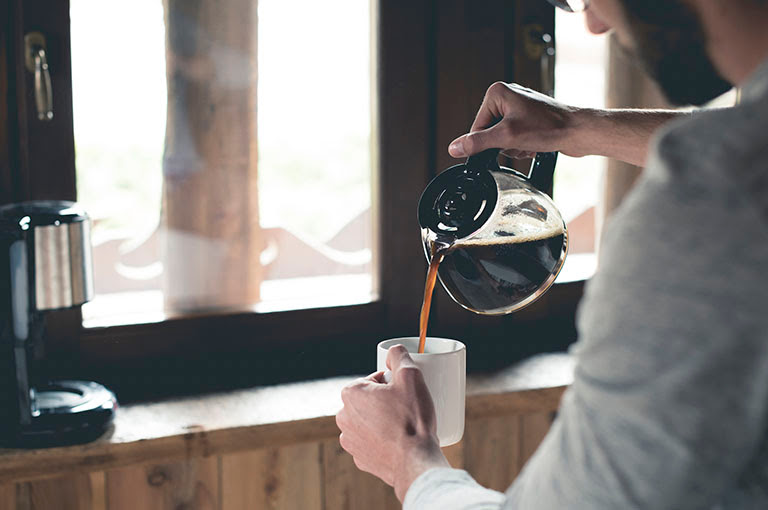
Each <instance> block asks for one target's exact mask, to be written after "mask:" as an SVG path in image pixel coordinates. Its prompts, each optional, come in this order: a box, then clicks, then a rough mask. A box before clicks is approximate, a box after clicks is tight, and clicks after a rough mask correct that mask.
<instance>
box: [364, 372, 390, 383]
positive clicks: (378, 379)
mask: <svg viewBox="0 0 768 510" xmlns="http://www.w3.org/2000/svg"><path fill="white" fill-rule="evenodd" d="M365 380H366V381H370V382H372V383H376V384H387V381H386V379H385V378H384V371H383V370H379V371H378V372H374V373H372V374H371V375H369V376H368V377H366V378H365Z"/></svg>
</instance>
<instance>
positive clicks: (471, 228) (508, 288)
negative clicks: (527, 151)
mask: <svg viewBox="0 0 768 510" xmlns="http://www.w3.org/2000/svg"><path fill="white" fill-rule="evenodd" d="M498 155H499V150H498V149H490V150H487V151H484V152H482V153H480V154H476V155H474V156H471V157H469V158H468V159H467V161H466V162H465V163H462V164H459V165H455V166H452V167H450V168H448V169H447V170H445V171H444V172H442V173H441V174H439V175H438V176H437V177H435V178H434V179H433V180H432V181H431V182H430V183H429V185H428V186H427V188H426V189H425V190H424V193H423V194H422V196H421V199H420V200H419V209H418V217H419V224H420V226H421V229H422V242H423V244H424V251H425V255H426V257H427V260H428V261H429V262H430V266H429V272H428V273H427V282H426V285H425V289H424V302H423V304H422V309H421V317H420V324H419V338H420V342H419V352H420V353H421V352H424V347H425V339H426V330H427V323H428V320H429V311H430V305H431V300H432V294H433V291H434V287H435V284H436V278H437V277H438V276H439V278H440V281H441V283H442V285H443V287H444V288H445V290H446V291H447V292H448V295H450V296H451V298H452V299H453V300H454V301H456V302H457V303H458V304H459V305H461V306H462V307H464V308H466V309H468V310H471V311H473V312H475V313H478V314H483V315H503V314H508V313H512V312H514V311H517V310H520V309H522V308H524V307H525V306H528V305H529V304H531V303H533V302H534V301H536V300H537V299H538V298H539V297H541V296H542V295H543V294H544V293H545V292H546V290H547V289H548V288H549V287H550V286H551V285H552V283H553V282H554V280H555V278H556V277H557V274H558V273H559V272H560V269H561V268H562V266H563V263H564V261H565V257H566V253H567V248H568V236H567V230H566V226H565V223H564V221H563V219H562V216H561V215H560V212H559V211H558V210H557V208H556V207H555V205H554V203H553V202H552V200H551V199H550V198H549V197H548V196H547V195H545V194H544V193H543V192H542V191H541V190H543V191H548V190H551V187H552V177H553V173H554V167H555V162H556V161H557V153H539V154H537V155H536V158H535V159H534V162H533V164H532V165H531V171H530V174H529V176H524V175H522V174H520V173H519V172H517V171H515V170H512V169H509V168H504V167H500V166H499V164H498V161H497V158H498ZM537 188H538V189H537Z"/></svg>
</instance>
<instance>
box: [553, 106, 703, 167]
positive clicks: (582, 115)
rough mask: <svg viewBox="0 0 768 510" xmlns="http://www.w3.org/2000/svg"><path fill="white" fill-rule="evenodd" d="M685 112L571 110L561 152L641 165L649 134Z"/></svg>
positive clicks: (642, 164) (648, 141) (685, 114)
mask: <svg viewBox="0 0 768 510" xmlns="http://www.w3.org/2000/svg"><path fill="white" fill-rule="evenodd" d="M688 115H691V113H690V112H680V111H674V110H619V109H608V110H602V109H592V108H580V109H577V110H574V112H573V124H572V126H571V128H570V129H569V133H570V134H569V135H568V136H567V142H566V144H565V145H566V147H567V150H566V151H564V152H565V153H566V154H569V153H573V155H576V156H587V155H597V156H606V157H609V158H614V159H618V160H621V161H625V162H627V163H630V164H632V165H637V166H644V165H645V161H646V158H647V156H648V150H649V145H650V141H651V138H652V137H653V134H654V133H655V132H656V131H657V130H658V129H659V128H660V127H661V126H663V125H664V124H666V123H668V122H669V121H671V120H674V119H677V118H681V117H683V116H688Z"/></svg>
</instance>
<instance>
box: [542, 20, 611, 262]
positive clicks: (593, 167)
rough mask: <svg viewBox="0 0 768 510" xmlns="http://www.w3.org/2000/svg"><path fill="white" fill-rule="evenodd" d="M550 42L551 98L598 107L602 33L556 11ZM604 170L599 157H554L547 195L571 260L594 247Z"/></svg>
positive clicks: (604, 47) (605, 39)
mask: <svg viewBox="0 0 768 510" xmlns="http://www.w3.org/2000/svg"><path fill="white" fill-rule="evenodd" d="M555 40H556V41H557V61H556V62H557V63H556V66H555V83H556V87H555V97H556V98H557V99H558V100H559V101H562V102H563V103H566V104H570V105H574V106H581V107H590V108H604V107H605V92H606V90H605V84H606V67H607V64H608V55H607V46H608V37H606V36H595V35H593V34H591V33H589V31H588V30H587V28H586V26H585V25H584V17H583V16H581V15H573V14H571V13H567V12H565V11H562V10H560V9H557V10H556V11H555ZM604 169H605V158H602V157H600V156H586V157H582V158H571V157H568V156H566V155H564V154H561V155H560V156H559V157H558V160H557V172H555V189H554V194H553V196H554V200H555V203H556V204H557V207H558V209H560V212H561V213H563V217H564V219H565V221H566V223H567V224H568V226H569V230H568V232H569V235H570V239H569V240H570V242H571V243H570V250H569V255H570V258H571V259H572V260H573V259H575V258H578V257H573V256H574V255H580V254H583V253H592V252H594V251H595V249H596V246H595V238H596V235H595V234H596V233H595V207H596V206H597V203H598V196H599V193H600V188H601V178H602V174H603V172H604Z"/></svg>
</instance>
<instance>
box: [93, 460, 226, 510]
mask: <svg viewBox="0 0 768 510" xmlns="http://www.w3.org/2000/svg"><path fill="white" fill-rule="evenodd" d="M218 467H219V465H218V459H217V458H216V457H206V458H197V459H190V460H185V461H183V462H177V463H169V464H149V465H144V466H130V467H125V468H120V469H112V470H110V471H107V475H106V494H107V507H108V508H109V510H123V509H126V510H135V509H137V508H141V509H142V510H167V509H181V508H183V509H185V510H218V508H219V497H220V494H219V473H218Z"/></svg>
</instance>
